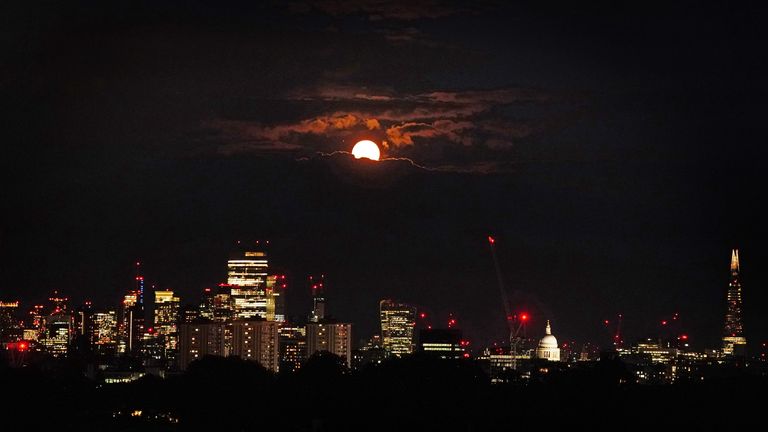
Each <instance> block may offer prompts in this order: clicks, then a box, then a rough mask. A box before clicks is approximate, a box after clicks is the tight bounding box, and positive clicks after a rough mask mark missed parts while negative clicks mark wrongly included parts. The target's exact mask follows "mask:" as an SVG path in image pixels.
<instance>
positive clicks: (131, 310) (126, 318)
mask: <svg viewBox="0 0 768 432" xmlns="http://www.w3.org/2000/svg"><path fill="white" fill-rule="evenodd" d="M135 284H136V285H135V287H134V288H133V289H131V290H130V291H128V293H127V294H126V295H125V297H124V298H123V309H122V317H121V321H120V340H119V344H118V352H119V353H120V354H133V353H137V352H139V351H140V349H141V342H142V340H143V339H144V321H145V320H144V316H145V311H144V276H142V275H141V263H138V262H137V263H136V277H135Z"/></svg>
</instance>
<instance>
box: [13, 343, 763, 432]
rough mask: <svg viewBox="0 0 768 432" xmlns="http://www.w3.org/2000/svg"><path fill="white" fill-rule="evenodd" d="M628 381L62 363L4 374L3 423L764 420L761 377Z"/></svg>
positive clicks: (425, 366)
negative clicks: (118, 368) (127, 370)
mask: <svg viewBox="0 0 768 432" xmlns="http://www.w3.org/2000/svg"><path fill="white" fill-rule="evenodd" d="M627 376H628V375H627V371H626V368H624V367H623V364H622V363H621V362H620V361H619V360H608V361H601V362H596V363H593V364H591V365H590V366H585V367H580V368H577V369H575V370H570V369H569V370H565V371H560V372H558V371H554V373H550V374H548V376H546V377H540V376H537V377H534V378H532V379H531V380H528V381H527V383H526V384H518V385H514V384H501V385H499V384H495V385H491V384H490V381H489V379H488V377H487V376H486V375H485V374H484V373H483V371H482V370H481V369H480V368H478V367H477V365H476V364H475V363H473V362H471V361H447V360H439V359H434V358H430V357H426V356H421V355H414V356H412V357H408V358H403V359H392V360H389V361H386V362H384V363H382V364H381V365H376V366H369V367H366V368H364V369H362V370H360V371H356V372H350V371H349V370H347V368H346V366H345V364H344V363H343V361H342V360H341V359H340V358H338V357H336V356H334V355H332V354H329V353H319V354H316V355H315V356H313V357H312V358H311V359H309V360H308V361H307V363H306V365H305V367H304V368H302V369H301V370H300V371H298V372H296V373H290V374H272V373H270V372H269V371H267V370H266V369H264V368H262V367H261V366H259V365H258V364H257V363H254V362H249V361H244V360H241V359H239V358H235V357H231V358H221V357H218V358H217V357H206V358H203V359H201V360H199V361H197V362H194V363H192V364H191V365H190V367H189V369H188V370H187V371H186V372H185V373H184V374H180V375H174V376H170V377H167V378H165V379H162V378H158V377H155V376H151V375H147V376H145V377H143V378H141V379H139V380H137V381H134V382H131V383H126V384H102V383H98V382H95V381H92V380H89V379H87V378H85V377H84V375H83V374H82V373H81V372H80V370H79V369H78V367H77V365H75V364H72V363H67V362H62V363H59V364H55V365H53V366H51V365H48V366H46V367H40V366H28V367H23V368H9V367H7V366H2V367H1V368H0V379H1V380H2V381H1V382H2V386H3V389H4V391H5V395H6V396H7V397H4V401H3V402H2V406H3V409H2V411H3V413H4V418H6V419H13V421H14V422H20V423H21V426H22V428H20V429H18V430H42V429H43V428H48V427H55V428H56V430H79V431H89V430H94V431H97V430H109V431H134V430H135V431H166V430H168V431H177V430H210V431H261V430H273V431H337V430H339V431H384V430H430V431H431V430H439V431H491V430H513V429H517V428H520V427H524V428H526V429H528V430H537V429H539V430H554V429H553V428H554V427H557V428H560V427H571V426H572V427H576V428H577V429H575V430H582V429H587V430H620V429H625V428H627V427H630V426H632V427H635V426H648V427H654V428H657V429H658V428H661V429H667V428H671V427H678V426H683V427H685V428H686V430H687V429H695V430H706V429H711V428H714V427H716V426H728V425H734V424H740V423H744V422H748V421H753V420H759V417H760V416H762V414H761V413H760V411H759V410H757V411H755V410H751V409H750V408H749V407H751V406H754V404H755V403H757V404H758V406H761V405H762V406H764V404H765V401H766V390H768V386H766V379H765V378H761V377H759V376H754V375H750V374H746V373H743V372H738V371H736V372H734V373H728V374H724V375H722V376H721V377H719V378H713V379H711V380H708V381H702V382H697V383H685V384H676V385H670V386H638V385H634V384H632V383H631V381H629V382H627V381H626V380H625V379H626V377H627ZM139 412H140V414H139ZM132 414H133V415H132ZM173 421H177V423H174V422H173ZM9 430H15V429H9Z"/></svg>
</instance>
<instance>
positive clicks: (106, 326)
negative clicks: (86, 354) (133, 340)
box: [93, 311, 117, 355]
mask: <svg viewBox="0 0 768 432" xmlns="http://www.w3.org/2000/svg"><path fill="white" fill-rule="evenodd" d="M93 344H94V351H96V353H98V354H102V355H113V354H115V353H116V352H117V313H116V312H115V311H107V312H96V313H94V314H93Z"/></svg>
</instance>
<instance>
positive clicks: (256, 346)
mask: <svg viewBox="0 0 768 432" xmlns="http://www.w3.org/2000/svg"><path fill="white" fill-rule="evenodd" d="M227 325H228V326H229V329H230V332H231V333H230V334H231V351H230V355H236V356H238V357H240V358H242V359H244V360H255V361H257V362H259V364H260V365H262V366H264V367H265V368H267V369H269V370H271V371H273V372H277V371H278V369H279V364H280V363H279V360H280V350H279V346H278V344H279V342H278V327H279V326H280V324H279V323H277V322H274V321H261V320H236V321H232V322H231V323H228V324H227Z"/></svg>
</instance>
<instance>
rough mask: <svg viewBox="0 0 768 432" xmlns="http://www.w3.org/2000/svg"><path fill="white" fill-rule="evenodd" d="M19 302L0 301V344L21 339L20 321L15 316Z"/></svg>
mask: <svg viewBox="0 0 768 432" xmlns="http://www.w3.org/2000/svg"><path fill="white" fill-rule="evenodd" d="M18 310H19V302H18V301H14V302H2V301H0V343H3V342H13V341H17V340H19V339H21V338H22V335H23V333H22V328H21V320H19V318H18V316H17V312H18Z"/></svg>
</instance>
